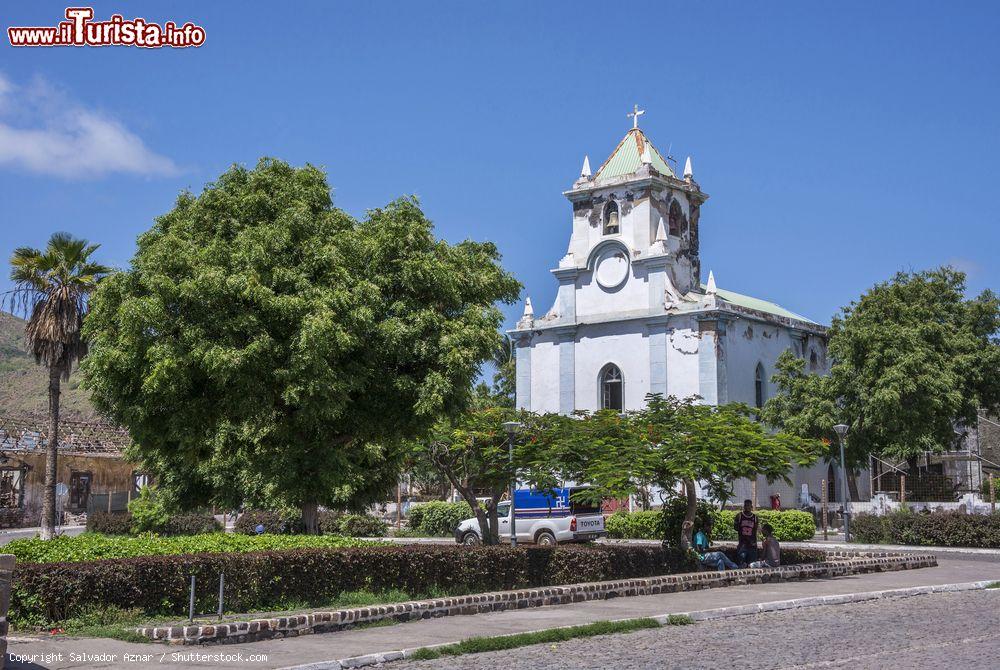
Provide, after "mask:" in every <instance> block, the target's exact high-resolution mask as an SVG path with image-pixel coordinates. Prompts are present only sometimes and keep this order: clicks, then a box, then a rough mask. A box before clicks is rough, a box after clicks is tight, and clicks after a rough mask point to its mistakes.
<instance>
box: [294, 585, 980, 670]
mask: <svg viewBox="0 0 1000 670" xmlns="http://www.w3.org/2000/svg"><path fill="white" fill-rule="evenodd" d="M993 583H994V582H993V581H992V580H987V581H982V582H963V583H960V584H940V585H936V586H914V587H910V588H905V589H887V590H885V591H867V592H864V593H845V594H843V595H837V596H816V597H810V598H795V599H793V600H775V601H772V602H767V603H757V604H755V605H734V606H732V607H717V608H715V609H709V610H697V611H692V612H675V613H673V614H660V615H658V616H653V617H648V618H650V619H653V620H654V621H656V622H657V623H658V624H660V625H661V626H667V625H669V621H670V617H672V616H688V617H691V619H692V620H694V621H710V620H712V619H724V618H728V617H735V616H746V615H752V614H761V613H764V612H778V611H781V610H787V609H798V608H803V607H822V606H824V605H844V604H847V603H859V602H865V601H868V600H881V599H883V598H907V597H911V596H918V595H927V594H930V593H953V592H957V591H977V590H980V589H985V588H986V587H987V586H989V585H990V584H993ZM614 621H629V619H615V620H614ZM576 625H579V624H572V625H569V626H554V627H552V628H539V629H537V630H529V631H523V632H520V633H509V634H507V635H497V636H495V637H511V636H513V635H525V634H531V633H542V632H545V631H548V630H559V629H562V628H573V627H574V626H576ZM453 644H457V642H445V643H442V644H433V645H427V646H425V647H413V648H411V649H401V650H398V651H384V652H379V653H377V654H365V655H364V656H352V657H350V658H342V659H340V660H335V661H319V662H316V663H307V664H306V665H291V666H288V667H285V668H281V669H280V670H343V669H344V668H363V667H367V666H371V665H380V664H383V663H391V662H393V661H399V660H402V659H405V658H410V657H412V656H413V654H414V653H416V651H417V650H418V649H438V648H441V647H447V646H450V645H453Z"/></svg>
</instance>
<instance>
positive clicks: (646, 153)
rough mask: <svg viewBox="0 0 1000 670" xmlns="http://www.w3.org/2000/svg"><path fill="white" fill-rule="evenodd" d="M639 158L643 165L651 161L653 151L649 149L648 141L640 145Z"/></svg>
mask: <svg viewBox="0 0 1000 670" xmlns="http://www.w3.org/2000/svg"><path fill="white" fill-rule="evenodd" d="M639 160H640V161H642V164H643V165H649V164H651V163H652V162H653V152H652V151H650V149H649V142H646V144H645V145H644V146H643V147H642V155H641V156H639Z"/></svg>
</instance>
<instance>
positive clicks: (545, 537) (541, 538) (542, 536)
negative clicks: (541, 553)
mask: <svg viewBox="0 0 1000 670" xmlns="http://www.w3.org/2000/svg"><path fill="white" fill-rule="evenodd" d="M535 542H536V543H537V544H539V545H541V546H543V547H553V546H555V544H556V536H555V535H553V534H552V533H550V532H549V531H547V530H543V531H542V532H540V533H539V534H538V535H536V536H535Z"/></svg>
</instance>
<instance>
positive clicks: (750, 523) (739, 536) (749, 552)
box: [734, 500, 757, 568]
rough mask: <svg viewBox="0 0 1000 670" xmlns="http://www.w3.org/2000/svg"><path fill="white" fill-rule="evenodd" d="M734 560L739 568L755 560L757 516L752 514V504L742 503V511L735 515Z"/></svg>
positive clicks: (748, 501) (745, 501) (749, 502)
mask: <svg viewBox="0 0 1000 670" xmlns="http://www.w3.org/2000/svg"><path fill="white" fill-rule="evenodd" d="M734 525H735V526H736V540H737V542H736V560H737V561H738V562H739V564H740V567H744V568H745V567H746V566H747V565H748V564H750V563H753V562H754V561H756V560H757V515H756V514H754V513H753V502H752V501H750V500H744V501H743V511H742V512H740V513H739V514H737V515H736V522H735V524H734Z"/></svg>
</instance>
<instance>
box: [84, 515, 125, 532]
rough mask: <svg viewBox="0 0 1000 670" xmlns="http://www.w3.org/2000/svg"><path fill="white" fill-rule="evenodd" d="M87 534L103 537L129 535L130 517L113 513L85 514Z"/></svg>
mask: <svg viewBox="0 0 1000 670" xmlns="http://www.w3.org/2000/svg"><path fill="white" fill-rule="evenodd" d="M87 532H88V533H103V534H104V535H129V534H131V533H132V515H131V514H129V513H128V512H126V513H124V514H120V513H117V514H116V513H113V512H110V513H109V512H91V513H89V514H87Z"/></svg>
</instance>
